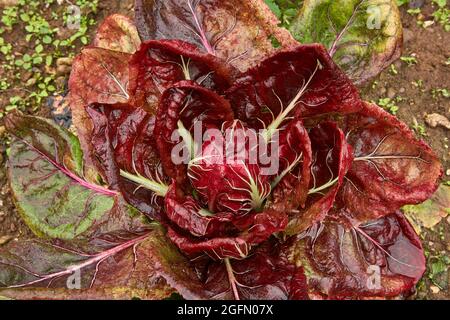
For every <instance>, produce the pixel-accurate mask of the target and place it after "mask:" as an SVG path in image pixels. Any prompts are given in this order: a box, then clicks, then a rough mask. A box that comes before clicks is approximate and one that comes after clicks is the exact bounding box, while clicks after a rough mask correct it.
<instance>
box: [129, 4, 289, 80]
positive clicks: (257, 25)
mask: <svg viewBox="0 0 450 320" xmlns="http://www.w3.org/2000/svg"><path fill="white" fill-rule="evenodd" d="M135 11H136V24H137V27H138V30H139V33H140V35H141V37H142V38H143V39H144V40H150V39H181V40H184V41H187V42H190V43H193V44H195V45H196V46H198V47H200V48H202V49H203V51H205V52H208V53H209V54H212V55H216V56H217V57H220V58H222V59H223V60H224V61H226V62H227V63H230V64H231V65H233V66H235V67H236V68H238V69H240V70H241V71H245V70H247V69H248V68H249V67H251V66H254V65H255V64H256V63H257V62H258V61H260V60H261V59H263V58H264V57H265V56H267V55H268V54H270V53H272V52H274V51H275V50H276V49H275V47H274V46H273V44H272V41H273V39H276V40H278V42H280V43H281V45H283V46H286V47H288V46H291V45H295V44H296V43H297V42H296V41H295V40H294V39H293V37H292V36H291V35H290V34H289V32H288V31H287V30H286V29H284V28H279V27H278V24H279V21H278V19H277V18H276V17H275V16H274V15H273V13H272V12H271V10H270V9H269V8H268V7H267V5H266V4H265V3H264V1H263V0H248V1H239V0H227V1H218V0H206V1H205V0H164V1H162V0H156V1H155V0H138V1H136V9H135Z"/></svg>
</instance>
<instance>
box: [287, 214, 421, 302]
mask: <svg viewBox="0 0 450 320" xmlns="http://www.w3.org/2000/svg"><path fill="white" fill-rule="evenodd" d="M338 215H341V214H338ZM341 216H342V215H341ZM340 221H341V222H337V221H335V220H332V219H327V220H326V221H325V222H323V223H322V224H319V225H317V226H316V227H314V228H312V229H310V230H309V232H308V233H307V234H306V236H305V235H303V238H302V239H301V240H299V241H298V242H296V243H295V244H294V245H293V247H292V249H291V250H292V252H291V253H292V255H293V256H294V257H295V259H296V260H297V259H299V260H301V261H302V264H303V265H304V266H305V268H308V270H310V275H309V276H308V285H309V287H310V296H311V297H314V296H315V297H322V298H328V299H355V298H378V297H379V298H382V297H385V298H394V297H397V296H399V295H406V296H407V295H409V294H410V293H411V291H412V290H413V289H414V286H415V284H416V283H417V282H418V281H419V279H420V278H421V277H422V274H423V272H424V271H425V257H424V255H423V251H422V245H421V244H420V240H419V238H418V236H417V235H416V234H415V232H414V229H413V228H412V227H411V225H410V224H409V223H408V221H407V220H406V219H405V217H404V216H403V215H402V214H401V213H394V214H391V215H388V216H386V217H384V218H381V219H378V220H376V221H372V222H368V223H366V224H364V225H359V226H352V225H351V224H350V223H349V221H348V220H345V219H343V218H341V219H340Z"/></svg>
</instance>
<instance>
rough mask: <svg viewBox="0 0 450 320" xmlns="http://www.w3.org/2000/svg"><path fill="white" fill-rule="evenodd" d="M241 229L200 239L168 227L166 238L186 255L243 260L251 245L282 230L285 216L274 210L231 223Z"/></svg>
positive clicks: (285, 219)
mask: <svg viewBox="0 0 450 320" xmlns="http://www.w3.org/2000/svg"><path fill="white" fill-rule="evenodd" d="M234 224H235V225H237V226H240V227H241V228H242V229H243V231H242V232H240V233H239V234H237V235H234V234H233V233H230V234H229V235H228V236H227V237H216V238H211V239H207V238H199V237H192V236H191V235H188V234H185V233H183V232H179V231H177V230H176V229H175V228H169V231H168V237H169V238H170V239H171V240H172V241H173V242H174V243H175V244H176V246H177V247H178V248H180V250H181V251H182V252H183V253H185V254H187V255H188V256H192V257H198V256H201V255H204V254H206V255H208V256H209V257H211V258H212V259H218V260H222V259H229V258H231V259H238V260H242V259H246V258H248V257H249V256H250V255H251V254H252V248H254V247H255V246H257V245H259V244H261V243H263V242H264V241H266V240H267V239H269V238H270V236H271V235H272V234H274V233H276V232H280V231H282V230H284V228H285V227H286V224H287V216H286V215H285V214H284V213H280V212H277V211H274V210H270V209H268V210H266V211H264V212H262V213H256V214H251V215H249V216H248V217H247V218H245V219H243V220H242V221H240V222H238V221H236V222H235V223H234Z"/></svg>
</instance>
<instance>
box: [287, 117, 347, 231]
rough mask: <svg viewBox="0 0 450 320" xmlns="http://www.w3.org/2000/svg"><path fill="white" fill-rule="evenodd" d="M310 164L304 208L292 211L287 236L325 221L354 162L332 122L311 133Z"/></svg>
mask: <svg viewBox="0 0 450 320" xmlns="http://www.w3.org/2000/svg"><path fill="white" fill-rule="evenodd" d="M310 139H311V145H312V155H313V162H312V166H311V179H310V187H309V188H308V190H309V196H308V199H307V201H306V205H305V207H304V208H300V209H299V210H293V211H292V212H293V215H292V216H291V217H290V221H289V224H288V226H287V228H286V231H285V232H286V234H288V235H290V236H292V235H296V234H299V233H301V232H303V231H305V230H306V229H308V228H309V227H311V226H312V225H314V224H315V223H317V222H320V221H322V220H324V219H325V217H326V215H327V213H328V212H329V211H330V209H331V208H332V207H333V205H334V202H335V199H336V195H337V193H338V191H339V188H340V187H341V186H342V183H343V182H344V177H345V175H346V173H347V172H348V170H349V169H350V167H351V165H352V161H353V153H352V148H351V146H350V145H349V144H347V141H346V140H345V135H344V133H343V132H342V130H340V129H339V128H338V127H337V126H336V124H335V123H333V122H324V123H322V124H320V125H319V126H318V127H316V128H314V129H312V130H311V131H310Z"/></svg>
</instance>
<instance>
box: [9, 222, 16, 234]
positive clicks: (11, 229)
mask: <svg viewBox="0 0 450 320" xmlns="http://www.w3.org/2000/svg"><path fill="white" fill-rule="evenodd" d="M9 231H11V232H16V231H17V227H16V225H15V224H14V223H12V222H11V225H10V226H9Z"/></svg>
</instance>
